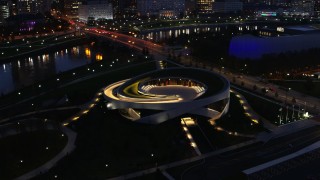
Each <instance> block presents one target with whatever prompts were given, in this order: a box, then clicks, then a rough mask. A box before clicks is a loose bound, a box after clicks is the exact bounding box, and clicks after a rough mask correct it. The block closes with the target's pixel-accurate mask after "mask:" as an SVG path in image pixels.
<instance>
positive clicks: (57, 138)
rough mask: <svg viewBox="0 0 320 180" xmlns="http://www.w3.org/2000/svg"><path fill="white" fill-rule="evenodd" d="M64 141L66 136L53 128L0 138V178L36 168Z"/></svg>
mask: <svg viewBox="0 0 320 180" xmlns="http://www.w3.org/2000/svg"><path fill="white" fill-rule="evenodd" d="M66 143H67V136H62V134H61V132H60V131H53V130H50V131H36V132H31V133H25V134H19V135H14V136H8V137H5V138H2V139H0V147H1V148H0V159H1V161H0V179H2V180H5V179H13V178H15V177H18V176H20V175H22V174H24V173H27V172H28V171H31V170H33V169H34V168H37V167H38V166H40V165H42V164H44V163H45V162H47V161H48V160H50V159H52V158H53V157H54V156H55V155H57V154H58V153H59V152H60V151H61V150H62V149H63V148H64V146H65V145H66ZM46 147H48V149H46ZM21 160H22V161H23V162H21Z"/></svg>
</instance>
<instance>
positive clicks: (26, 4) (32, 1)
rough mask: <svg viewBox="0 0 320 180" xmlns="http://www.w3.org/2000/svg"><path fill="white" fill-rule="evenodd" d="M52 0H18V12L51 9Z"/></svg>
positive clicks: (33, 12) (31, 12) (43, 11)
mask: <svg viewBox="0 0 320 180" xmlns="http://www.w3.org/2000/svg"><path fill="white" fill-rule="evenodd" d="M51 3H52V1H51V0H17V14H25V13H30V14H36V13H42V14H44V13H45V12H48V11H50V8H51Z"/></svg>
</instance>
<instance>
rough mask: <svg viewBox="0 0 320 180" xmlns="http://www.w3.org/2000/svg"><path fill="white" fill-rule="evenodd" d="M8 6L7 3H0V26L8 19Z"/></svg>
mask: <svg viewBox="0 0 320 180" xmlns="http://www.w3.org/2000/svg"><path fill="white" fill-rule="evenodd" d="M9 15H10V13H9V4H8V2H7V1H0V25H1V24H3V23H4V22H5V19H6V18H7V17H9Z"/></svg>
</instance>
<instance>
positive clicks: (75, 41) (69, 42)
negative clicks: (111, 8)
mask: <svg viewBox="0 0 320 180" xmlns="http://www.w3.org/2000/svg"><path fill="white" fill-rule="evenodd" d="M90 42H91V40H90V38H88V37H87V36H84V35H81V36H73V37H71V38H68V39H66V40H64V41H61V42H57V43H53V44H48V45H46V46H41V47H38V48H36V47H35V48H32V49H31V50H28V51H25V52H23V51H20V53H19V52H17V54H13V55H11V56H6V57H1V58H0V62H1V63H6V62H10V61H12V60H17V58H21V57H28V56H37V55H39V54H44V53H52V52H55V51H58V50H61V49H65V48H68V47H72V46H78V45H83V44H88V43H90ZM14 49H16V48H14Z"/></svg>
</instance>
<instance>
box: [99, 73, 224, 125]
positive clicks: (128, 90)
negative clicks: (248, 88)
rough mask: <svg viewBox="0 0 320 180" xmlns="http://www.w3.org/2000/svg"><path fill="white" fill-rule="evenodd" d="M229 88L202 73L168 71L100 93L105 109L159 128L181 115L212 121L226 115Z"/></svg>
mask: <svg viewBox="0 0 320 180" xmlns="http://www.w3.org/2000/svg"><path fill="white" fill-rule="evenodd" d="M229 90H230V84H229V82H228V80H226V79H225V78H224V77H222V76H220V75H218V74H216V73H213V72H210V71H206V70H202V69H194V68H170V69H164V70H157V71H152V72H148V73H145V74H142V75H140V76H137V77H134V78H132V79H128V80H123V81H119V82H116V83H113V84H111V85H109V86H107V87H106V88H105V89H104V96H105V99H106V101H107V103H106V106H107V107H108V108H109V109H118V110H119V112H120V113H121V115H123V116H124V117H126V118H128V119H131V120H132V121H135V122H140V123H147V124H159V123H162V122H164V121H167V120H169V119H173V118H175V117H178V116H180V115H183V114H187V113H188V114H198V115H203V116H207V117H209V118H212V119H215V118H219V117H220V116H221V115H223V114H225V113H226V112H227V111H228V107H229V96H230V93H229Z"/></svg>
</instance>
